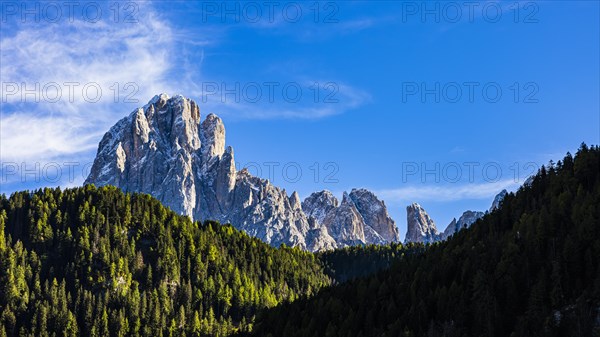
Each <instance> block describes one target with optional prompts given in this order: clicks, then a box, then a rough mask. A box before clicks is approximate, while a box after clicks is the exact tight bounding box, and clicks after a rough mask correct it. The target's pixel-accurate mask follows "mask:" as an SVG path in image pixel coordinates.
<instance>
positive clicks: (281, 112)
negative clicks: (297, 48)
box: [194, 80, 371, 120]
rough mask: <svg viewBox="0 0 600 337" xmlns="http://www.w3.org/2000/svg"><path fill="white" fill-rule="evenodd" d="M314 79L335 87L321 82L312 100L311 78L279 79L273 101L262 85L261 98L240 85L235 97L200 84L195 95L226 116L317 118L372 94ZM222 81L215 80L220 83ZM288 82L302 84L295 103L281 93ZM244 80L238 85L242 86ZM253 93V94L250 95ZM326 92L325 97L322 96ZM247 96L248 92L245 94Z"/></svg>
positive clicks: (348, 107) (338, 111) (362, 101)
mask: <svg viewBox="0 0 600 337" xmlns="http://www.w3.org/2000/svg"><path fill="white" fill-rule="evenodd" d="M316 82H317V83H331V84H333V85H335V88H336V91H335V92H334V91H333V89H331V88H330V87H328V88H327V89H325V88H324V85H323V84H322V85H321V87H320V88H319V90H320V95H321V96H320V97H319V99H318V100H317V101H316V102H315V100H314V96H313V95H314V91H313V89H311V86H312V85H313V84H314V81H313V82H309V81H306V80H299V81H291V82H285V83H284V82H281V83H279V82H278V83H279V84H280V85H279V86H278V87H277V89H275V90H274V94H273V100H272V102H271V101H270V99H269V91H268V90H269V89H268V88H263V89H261V90H262V96H261V99H260V100H258V101H257V102H255V103H252V102H251V100H249V99H248V97H245V96H244V94H243V92H244V90H243V89H240V90H239V92H240V93H241V94H240V95H239V96H240V97H239V99H238V101H239V102H236V99H235V98H234V97H233V96H231V95H229V94H224V93H222V92H221V91H219V92H216V93H214V94H205V93H203V92H202V90H201V88H197V90H195V91H194V94H195V95H196V96H197V97H198V101H199V102H200V103H199V104H200V105H201V107H202V108H203V110H204V111H209V112H214V113H216V114H218V115H220V116H222V117H226V118H228V119H236V120H243V119H263V120H264V119H305V120H311V119H320V118H326V117H330V116H334V115H339V114H342V113H345V112H347V111H349V110H352V109H355V108H358V107H360V106H362V105H364V104H366V103H367V102H369V101H370V100H371V95H370V94H369V93H368V92H366V91H363V90H361V89H358V88H355V87H352V86H351V85H348V84H345V83H340V82H336V81H316ZM220 83H221V82H219V83H217V84H220ZM288 83H294V84H296V85H297V86H298V87H299V88H301V89H300V90H301V96H302V99H301V100H299V101H298V102H296V103H293V102H291V101H290V100H289V99H286V98H285V97H284V96H283V93H282V91H283V90H282V89H281V88H282V86H284V85H285V84H288ZM243 86H244V84H241V85H240V87H242V88H243ZM225 87H226V88H233V87H234V84H229V83H227V84H226V86H225ZM253 94H254V93H253ZM253 94H252V95H253ZM326 95H331V96H328V98H325V96H326ZM248 96H250V94H248Z"/></svg>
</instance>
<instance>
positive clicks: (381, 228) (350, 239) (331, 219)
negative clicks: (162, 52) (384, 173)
mask: <svg viewBox="0 0 600 337" xmlns="http://www.w3.org/2000/svg"><path fill="white" fill-rule="evenodd" d="M302 209H303V210H304V213H305V214H306V215H307V216H308V217H309V221H314V222H315V223H318V224H321V225H323V226H324V227H325V228H327V231H328V233H329V234H330V235H331V236H332V237H333V239H334V240H335V241H336V242H337V243H338V246H339V247H344V246H350V245H355V244H385V243H389V242H398V241H400V238H399V234H398V227H397V226H396V223H395V222H394V220H392V218H391V217H390V216H389V214H388V211H387V208H386V206H385V203H384V202H383V201H380V200H379V199H378V198H377V197H376V196H375V194H373V193H372V192H370V191H368V190H365V189H353V190H352V191H350V193H349V194H348V193H346V192H344V194H343V197H342V202H341V203H340V204H339V206H338V200H337V199H336V198H335V197H334V196H333V194H331V192H329V191H321V192H315V193H313V194H311V195H310V196H309V197H307V198H306V199H304V201H303V202H302Z"/></svg>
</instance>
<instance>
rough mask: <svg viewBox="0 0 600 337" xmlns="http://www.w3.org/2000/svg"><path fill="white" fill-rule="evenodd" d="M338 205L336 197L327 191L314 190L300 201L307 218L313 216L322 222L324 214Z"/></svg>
mask: <svg viewBox="0 0 600 337" xmlns="http://www.w3.org/2000/svg"><path fill="white" fill-rule="evenodd" d="M337 207H338V200H337V198H336V197H335V196H334V195H333V194H332V193H331V192H329V191H327V190H323V191H320V192H314V193H312V194H311V195H310V196H308V197H307V198H306V199H304V201H303V202H302V210H303V211H304V213H305V214H306V216H307V217H309V218H311V217H312V218H314V219H315V220H316V221H317V222H318V223H321V224H322V223H323V220H324V219H325V216H326V215H327V213H329V212H330V211H331V210H332V209H334V208H337Z"/></svg>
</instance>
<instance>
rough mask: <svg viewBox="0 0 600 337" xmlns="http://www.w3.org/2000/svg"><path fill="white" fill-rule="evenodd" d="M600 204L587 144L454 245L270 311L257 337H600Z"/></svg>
mask: <svg viewBox="0 0 600 337" xmlns="http://www.w3.org/2000/svg"><path fill="white" fill-rule="evenodd" d="M599 205H600V148H599V147H591V148H588V147H587V146H585V145H582V147H581V148H580V149H579V151H578V153H577V155H576V156H575V158H573V157H572V156H571V155H570V154H568V155H567V156H566V157H565V158H564V160H563V161H560V162H558V163H557V164H556V165H554V164H552V163H551V164H550V165H549V166H548V167H543V168H542V169H541V170H540V172H539V173H538V174H537V176H536V177H535V179H534V180H533V182H532V184H531V185H530V186H524V187H522V188H521V189H520V190H519V191H518V192H517V193H516V194H509V195H508V196H507V197H506V198H505V200H504V201H503V203H502V207H501V208H500V209H499V210H497V211H494V212H492V213H490V214H487V215H486V216H485V217H484V218H483V219H481V220H479V221H478V222H476V223H475V224H473V225H472V226H471V227H470V228H469V229H466V230H462V231H460V232H459V233H457V234H455V235H454V236H453V237H452V238H451V239H449V240H448V241H446V242H442V243H436V244H434V245H431V246H429V247H427V248H426V249H425V250H424V251H423V252H421V253H415V254H406V256H405V258H401V259H396V261H395V262H394V263H393V264H392V267H391V269H389V270H387V271H382V272H380V273H377V274H375V275H372V276H370V277H367V278H358V279H354V280H351V281H349V282H346V283H343V284H341V285H338V286H335V287H329V288H325V289H323V290H321V291H320V292H319V293H318V294H317V295H316V296H314V297H312V298H302V299H299V300H297V301H295V302H293V303H285V304H282V305H280V306H278V307H275V308H271V309H269V310H265V311H264V312H263V313H261V314H259V316H258V318H257V321H256V322H255V329H254V332H253V333H254V335H256V336H286V337H293V336H448V337H450V336H594V335H595V336H598V335H600V329H599V326H600V324H599V323H598V321H597V317H599V316H598V314H600V259H599V258H598V257H599V256H600V207H599ZM391 250H393V249H391ZM350 251H351V250H350ZM332 254H333V255H335V254H340V253H339V252H334V253H332ZM350 255H351V254H350ZM325 257H326V260H327V259H329V258H330V257H331V256H329V257H328V254H325ZM346 269H349V270H350V274H348V273H347V272H346V271H344V270H346ZM346 269H344V268H342V271H340V269H339V268H338V270H333V272H334V274H337V275H338V276H339V275H342V276H343V277H344V278H350V279H351V278H352V277H353V276H357V274H356V271H355V270H352V269H353V268H346ZM352 273H354V274H352ZM358 276H360V275H358Z"/></svg>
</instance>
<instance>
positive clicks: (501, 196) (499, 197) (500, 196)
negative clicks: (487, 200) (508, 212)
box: [490, 182, 527, 212]
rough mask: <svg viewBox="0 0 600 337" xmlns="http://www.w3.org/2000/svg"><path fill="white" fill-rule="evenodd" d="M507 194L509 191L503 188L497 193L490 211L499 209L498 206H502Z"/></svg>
mask: <svg viewBox="0 0 600 337" xmlns="http://www.w3.org/2000/svg"><path fill="white" fill-rule="evenodd" d="M526 184H527V182H526ZM507 194H508V192H507V191H506V190H502V192H500V193H498V194H497V195H496V197H495V198H494V201H493V202H492V206H491V207H490V212H493V211H495V210H497V209H498V208H500V204H501V203H502V200H504V197H506V195H507Z"/></svg>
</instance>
